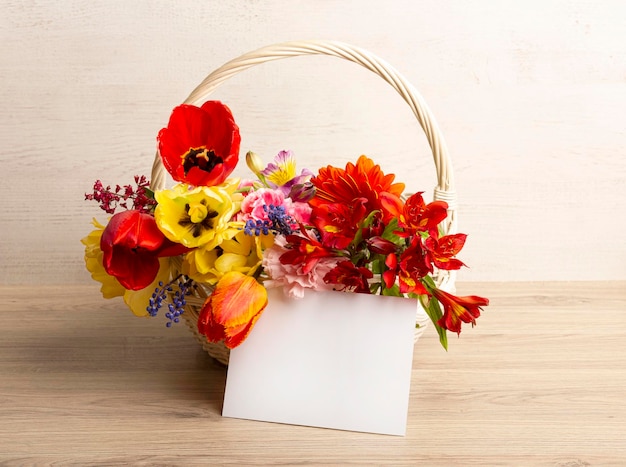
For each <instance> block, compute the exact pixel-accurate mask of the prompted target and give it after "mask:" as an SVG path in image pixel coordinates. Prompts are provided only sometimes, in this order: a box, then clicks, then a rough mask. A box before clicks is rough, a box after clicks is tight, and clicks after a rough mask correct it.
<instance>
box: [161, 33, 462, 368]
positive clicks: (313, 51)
mask: <svg viewBox="0 0 626 467" xmlns="http://www.w3.org/2000/svg"><path fill="white" fill-rule="evenodd" d="M300 55H330V56H333V57H338V58H343V59H345V60H348V61H351V62H354V63H357V64H359V65H361V66H363V67H365V68H367V69H368V70H370V71H373V72H374V73H376V74H377V75H378V76H380V77H381V78H383V79H384V80H385V81H387V82H388V83H389V84H390V85H391V86H392V87H393V88H394V89H395V90H396V91H397V92H398V93H399V94H400V95H401V96H402V98H403V99H404V100H405V101H406V103H407V104H408V105H409V107H410V108H411V110H412V111H413V113H414V114H415V117H416V118H417V121H418V122H419V124H420V125H421V127H422V129H423V130H424V133H425V135H426V138H427V140H428V144H429V145H430V148H431V150H432V154H433V160H434V163H435V168H436V172H437V184H436V186H435V189H434V199H435V200H443V201H446V202H447V203H448V207H449V209H448V218H447V219H446V221H445V224H444V225H442V228H443V231H444V232H445V233H446V234H451V233H455V232H456V225H457V199H456V192H455V191H454V177H453V173H452V164H451V161H450V157H449V155H448V149H447V147H446V144H445V141H444V139H443V137H442V135H441V131H440V130H439V127H438V125H437V122H436V121H435V119H434V117H433V115H432V113H431V111H430V109H429V108H428V106H427V105H426V103H425V102H424V99H423V98H422V96H421V95H420V94H419V93H418V92H417V90H416V89H415V88H414V87H413V86H412V85H411V84H410V83H409V82H408V81H406V79H405V78H404V77H403V76H402V75H400V73H398V71H396V70H395V68H393V67H392V66H391V65H389V64H388V63H387V62H385V61H384V60H382V59H380V58H378V57H376V56H375V55H373V54H371V53H370V52H368V51H366V50H363V49H361V48H358V47H354V46H352V45H348V44H345V43H341V42H336V41H299V42H284V43H281V44H275V45H270V46H267V47H263V48H260V49H257V50H255V51H252V52H248V53H246V54H244V55H241V56H240V57H238V58H235V59H233V60H231V61H229V62H227V63H225V64H224V65H222V66H221V67H219V68H217V69H216V70H215V71H213V72H212V73H211V74H209V75H208V76H207V77H206V78H205V79H204V81H202V83H200V84H199V85H198V87H196V88H195V89H194V90H193V91H192V92H191V94H190V95H189V97H187V99H185V101H184V103H186V104H195V105H199V104H202V103H203V102H204V101H206V100H207V98H208V97H209V95H210V94H211V93H212V92H213V91H214V90H215V89H216V88H217V87H218V86H220V85H221V84H222V83H223V82H224V81H226V80H228V79H229V78H231V77H232V76H234V75H236V74H237V73H239V72H241V71H244V70H246V69H248V68H250V67H253V66H255V65H260V64H262V63H265V62H270V61H274V60H280V59H283V58H289V57H296V56H300ZM165 181H166V171H165V168H164V167H163V164H162V162H161V157H160V155H159V154H158V152H157V154H156V157H155V159H154V164H153V167H152V177H151V188H152V189H153V190H159V189H163V188H165ZM454 280H455V275H454V272H453V271H439V272H438V274H437V276H436V282H437V283H438V285H439V286H440V287H443V288H445V289H446V290H453V289H454ZM204 292H205V291H201V292H200V296H198V297H190V299H189V300H188V301H187V303H188V305H187V308H186V310H185V313H183V316H184V317H185V319H186V321H187V324H188V325H189V327H190V328H191V329H192V331H193V332H194V334H195V335H196V337H197V338H198V340H199V341H200V343H201V344H202V346H203V347H204V348H205V350H206V351H207V352H208V353H209V354H210V355H211V356H212V357H213V358H215V359H217V360H218V361H220V362H222V363H224V364H228V356H229V350H228V349H227V348H226V347H225V346H224V345H223V344H221V343H220V344H214V343H211V342H207V340H206V339H205V338H204V336H202V335H200V334H199V333H198V330H197V324H196V323H197V319H198V313H199V311H200V308H201V306H202V303H203V302H204V298H206V294H205V293H204ZM427 322H428V317H427V316H426V315H425V313H424V312H423V311H422V312H421V313H420V314H418V324H420V327H418V328H416V334H415V341H417V339H418V338H419V337H420V335H421V334H422V332H423V330H424V328H425V326H426V324H427Z"/></svg>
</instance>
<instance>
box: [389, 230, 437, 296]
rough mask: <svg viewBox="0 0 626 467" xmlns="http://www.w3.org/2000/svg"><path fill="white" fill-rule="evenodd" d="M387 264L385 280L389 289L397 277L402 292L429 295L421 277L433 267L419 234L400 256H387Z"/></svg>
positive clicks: (431, 270)
mask: <svg viewBox="0 0 626 467" xmlns="http://www.w3.org/2000/svg"><path fill="white" fill-rule="evenodd" d="M385 265H386V266H387V270H386V271H385V272H383V280H384V281H385V286H386V287H387V288H388V289H390V288H391V287H393V284H394V283H395V281H396V277H397V278H398V283H399V287H400V293H403V294H404V293H414V294H418V295H428V290H426V288H425V287H424V286H423V285H422V282H421V279H422V278H423V277H424V276H426V275H428V274H430V273H431V272H433V267H432V264H431V263H430V262H429V260H428V255H427V252H426V251H425V250H424V249H423V248H422V242H421V238H420V237H419V236H416V237H414V238H413V240H412V241H411V244H410V245H409V247H408V248H407V249H406V250H404V251H403V252H402V254H401V255H400V258H398V257H397V256H396V255H395V254H391V255H389V256H387V259H386V260H385Z"/></svg>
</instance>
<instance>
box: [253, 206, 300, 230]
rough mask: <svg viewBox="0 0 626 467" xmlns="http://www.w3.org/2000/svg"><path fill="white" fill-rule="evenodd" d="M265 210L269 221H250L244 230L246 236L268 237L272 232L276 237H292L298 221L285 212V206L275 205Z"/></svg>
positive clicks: (264, 208) (264, 207) (266, 207)
mask: <svg viewBox="0 0 626 467" xmlns="http://www.w3.org/2000/svg"><path fill="white" fill-rule="evenodd" d="M263 210H264V211H265V212H266V213H267V220H263V221H261V220H252V219H249V220H248V221H247V222H246V225H245V226H244V228H243V231H244V233H245V234H246V235H256V236H259V235H261V234H263V235H267V234H269V233H270V232H272V233H274V234H276V235H291V234H292V233H294V231H296V230H298V229H294V227H293V226H294V225H297V222H296V220H295V219H294V218H293V217H291V216H290V215H289V214H287V212H286V211H285V206H275V205H273V204H270V205H267V204H266V205H264V206H263Z"/></svg>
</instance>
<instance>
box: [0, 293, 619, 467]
mask: <svg viewBox="0 0 626 467" xmlns="http://www.w3.org/2000/svg"><path fill="white" fill-rule="evenodd" d="M468 292H473V293H477V294H480V295H484V296H488V297H489V298H490V299H491V306H489V307H488V308H486V309H485V312H484V314H483V316H482V317H481V318H480V320H479V322H478V325H477V326H476V327H475V328H474V329H470V328H468V329H466V330H464V331H463V332H462V334H461V337H460V338H459V339H457V338H456V337H452V338H451V339H450V350H449V352H447V353H446V352H445V351H443V350H442V349H441V348H440V347H439V344H438V342H437V340H436V335H435V332H434V330H433V329H432V328H431V329H428V332H427V333H426V335H425V336H424V337H423V338H422V340H420V341H419V342H418V344H417V345H416V348H415V356H414V364H413V380H412V387H411V398H410V413H409V421H408V429H407V435H406V437H395V436H385V435H374V434H366V433H353V432H346V431H335V430H327V429H319V428H310V427H301V426H289V425H281V424H274V423H263V422H254V421H246V420H238V419H229V418H222V417H221V415H220V411H221V404H222V398H223V393H224V384H225V378H226V371H225V369H224V368H223V367H221V366H219V365H217V364H215V363H214V362H213V361H212V360H211V358H209V357H208V356H207V355H206V354H205V353H204V352H203V351H202V350H201V349H200V347H199V345H198V344H197V343H196V342H195V341H194V340H193V338H192V336H191V334H190V333H189V332H188V330H187V329H186V328H185V327H184V326H179V327H177V328H173V329H166V328H165V326H164V321H162V320H159V319H155V320H147V319H139V318H135V317H133V316H132V315H131V314H130V313H129V312H128V311H126V310H125V309H124V307H123V304H121V302H119V301H111V300H109V301H105V300H103V299H102V298H101V297H100V296H99V292H98V290H97V287H96V286H78V287H72V286H65V287H43V288H39V289H36V290H35V289H31V288H26V287H9V286H2V287H0V310H1V311H2V314H1V315H0V316H1V318H2V320H1V325H0V330H1V331H2V334H1V338H0V465H2V466H13V465H15V466H21V465H33V464H36V465H80V466H88V465H98V466H102V465H121V464H127V465H198V464H201V465H236V466H244V465H406V466H409V465H411V466H413V465H463V466H466V465H549V466H555V465H559V466H569V467H573V466H587V465H626V404H625V402H626V283H624V282H600V283H593V284H586V283H558V282H557V283H546V284H535V283H481V284H459V288H458V293H459V294H463V293H468Z"/></svg>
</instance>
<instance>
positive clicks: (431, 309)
mask: <svg viewBox="0 0 626 467" xmlns="http://www.w3.org/2000/svg"><path fill="white" fill-rule="evenodd" d="M426 300H428V297H426V296H425V295H421V296H420V303H421V304H422V307H424V310H425V311H426V314H427V315H428V316H429V317H430V320H431V321H432V322H433V324H434V325H435V329H436V330H437V334H439V342H440V343H441V345H442V346H443V348H444V349H446V350H448V335H447V333H446V330H445V329H444V328H442V327H441V326H439V324H437V321H439V319H440V318H441V317H442V316H443V312H442V311H441V305H440V304H439V301H438V300H437V299H436V298H435V297H430V300H428V301H426Z"/></svg>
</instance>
